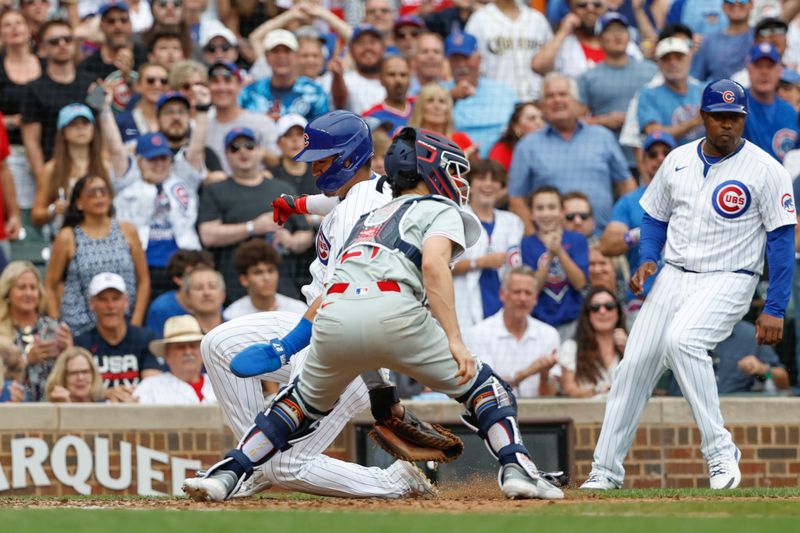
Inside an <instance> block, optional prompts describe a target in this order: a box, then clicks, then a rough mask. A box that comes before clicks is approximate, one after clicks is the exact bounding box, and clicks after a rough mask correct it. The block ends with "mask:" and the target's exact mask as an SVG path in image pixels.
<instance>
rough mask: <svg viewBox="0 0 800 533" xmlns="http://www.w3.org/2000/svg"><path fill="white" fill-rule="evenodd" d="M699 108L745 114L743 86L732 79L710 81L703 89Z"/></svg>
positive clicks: (707, 111)
mask: <svg viewBox="0 0 800 533" xmlns="http://www.w3.org/2000/svg"><path fill="white" fill-rule="evenodd" d="M700 110H701V111H705V112H706V113H740V114H742V115H746V114H747V94H746V93H745V92H744V87H742V86H741V85H739V84H738V83H736V82H735V81H733V80H728V79H724V78H723V79H721V80H717V81H712V82H711V83H709V84H708V85H706V88H705V89H704V90H703V102H702V104H701V105H700Z"/></svg>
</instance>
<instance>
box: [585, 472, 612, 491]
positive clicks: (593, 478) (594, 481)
mask: <svg viewBox="0 0 800 533" xmlns="http://www.w3.org/2000/svg"><path fill="white" fill-rule="evenodd" d="M618 488H619V485H617V484H616V483H614V482H613V481H611V480H610V479H609V478H607V477H606V476H603V475H601V474H595V473H594V472H592V473H591V474H589V479H587V480H586V481H584V482H583V485H581V490H615V489H618Z"/></svg>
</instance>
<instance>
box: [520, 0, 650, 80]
mask: <svg viewBox="0 0 800 533" xmlns="http://www.w3.org/2000/svg"><path fill="white" fill-rule="evenodd" d="M606 11H607V6H606V3H605V0H571V1H570V12H569V13H568V14H567V15H566V16H565V17H564V18H563V19H562V20H561V24H560V25H559V27H558V30H557V31H556V33H555V36H554V37H553V39H552V40H551V41H549V42H548V43H547V44H545V45H544V46H542V47H541V48H540V49H539V51H538V53H537V54H536V55H535V56H534V57H533V61H532V63H531V66H532V67H533V70H534V72H536V73H537V74H540V75H542V76H544V75H545V74H547V73H548V72H552V71H553V70H555V71H557V72H560V73H561V74H565V75H567V76H570V77H573V78H578V77H580V75H581V74H583V73H584V72H586V71H587V70H589V69H591V68H593V67H594V66H595V65H597V64H598V63H600V62H601V61H603V59H604V57H605V54H604V52H603V48H602V47H601V45H600V37H599V35H596V34H595V26H596V24H597V22H598V20H599V19H600V17H602V16H603V15H604V14H605V13H606ZM627 52H628V55H630V56H631V57H632V58H634V59H635V60H641V59H642V52H641V51H640V50H639V48H638V47H637V46H636V44H635V43H633V42H632V41H629V42H628V45H627Z"/></svg>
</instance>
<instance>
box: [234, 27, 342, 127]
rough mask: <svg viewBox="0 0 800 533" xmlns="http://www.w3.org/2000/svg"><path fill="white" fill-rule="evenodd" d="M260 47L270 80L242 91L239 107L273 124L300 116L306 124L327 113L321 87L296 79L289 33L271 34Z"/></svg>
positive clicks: (294, 53)
mask: <svg viewBox="0 0 800 533" xmlns="http://www.w3.org/2000/svg"><path fill="white" fill-rule="evenodd" d="M263 47H264V53H265V55H266V58H267V64H269V67H270V69H271V70H272V76H270V77H266V78H262V79H260V80H257V81H256V82H254V83H251V84H250V85H248V86H247V87H245V88H244V89H242V92H241V94H240V95H239V103H240V104H241V106H242V107H243V108H245V109H248V110H250V111H254V112H256V113H261V114H266V115H268V116H269V117H270V118H272V119H273V120H277V119H278V118H280V117H281V115H285V114H286V113H297V114H299V115H303V116H304V117H306V120H311V119H312V118H314V117H317V116H319V115H321V114H323V113H327V112H328V95H327V94H326V93H325V90H324V89H323V88H322V86H320V85H319V84H317V83H316V82H315V81H313V80H311V79H309V78H306V77H305V76H298V75H297V72H296V67H297V50H298V49H299V44H298V42H297V37H295V35H294V34H293V33H292V32H290V31H289V30H284V29H277V30H272V31H271V32H269V33H268V34H267V36H266V37H264V42H263Z"/></svg>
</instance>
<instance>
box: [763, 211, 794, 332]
mask: <svg viewBox="0 0 800 533" xmlns="http://www.w3.org/2000/svg"><path fill="white" fill-rule="evenodd" d="M767 263H768V264H769V289H768V290H767V302H766V304H765V305H764V312H765V313H766V314H768V315H770V316H774V317H777V318H783V313H784V312H785V311H786V306H787V304H788V303H789V295H790V294H791V292H792V276H793V275H794V225H792V224H787V225H786V226H781V227H780V228H777V229H774V230H772V231H770V232H768V233H767Z"/></svg>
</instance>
